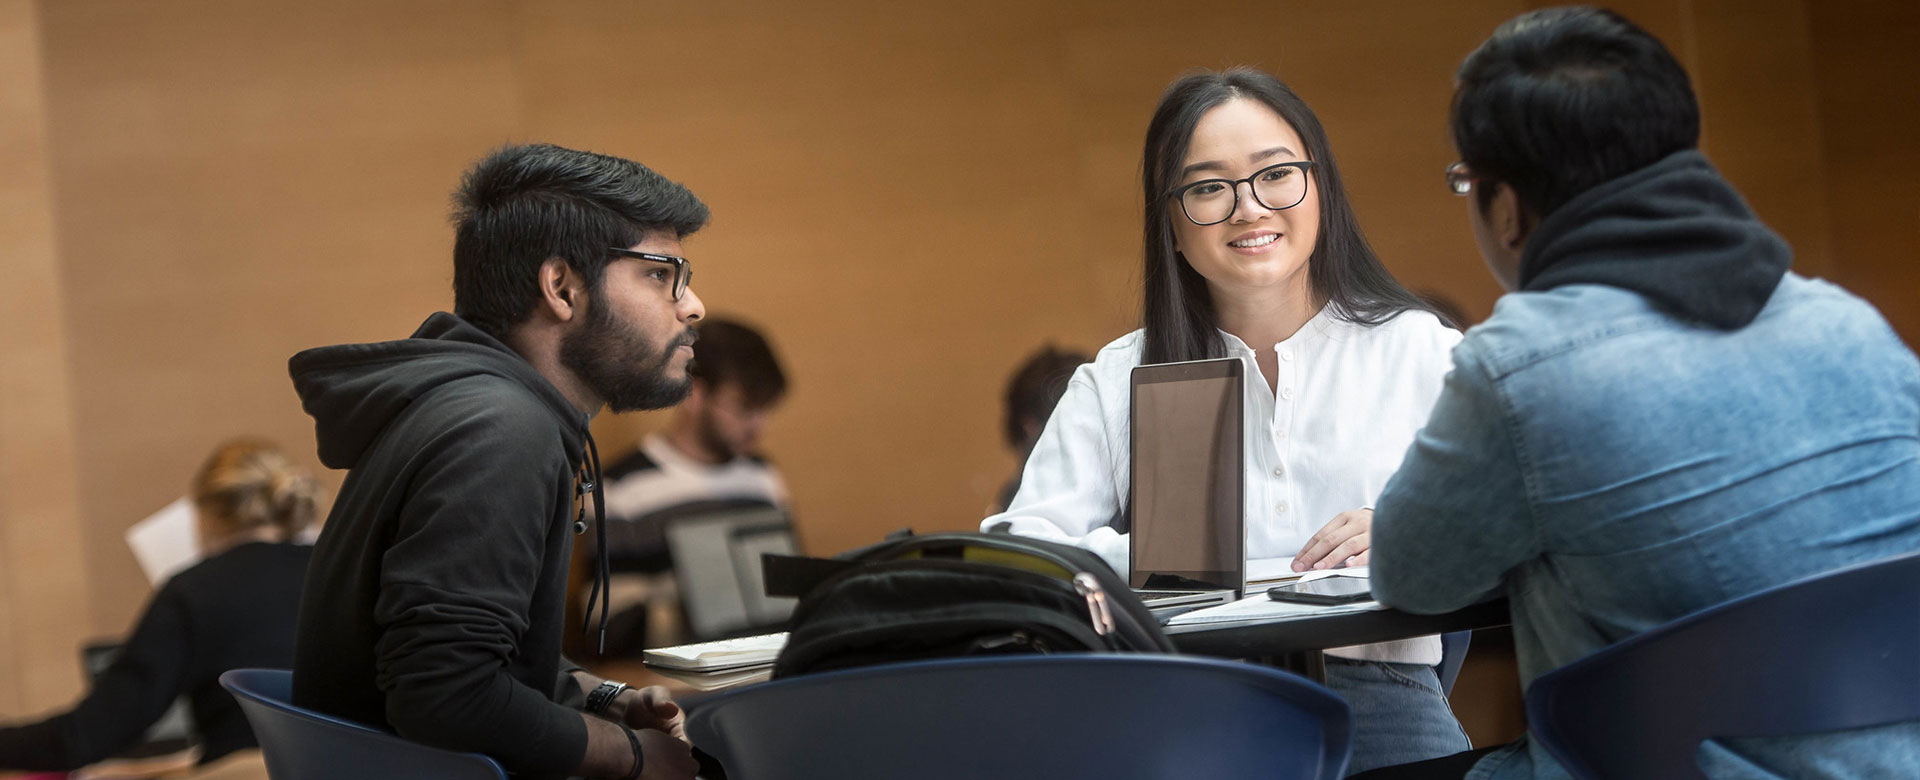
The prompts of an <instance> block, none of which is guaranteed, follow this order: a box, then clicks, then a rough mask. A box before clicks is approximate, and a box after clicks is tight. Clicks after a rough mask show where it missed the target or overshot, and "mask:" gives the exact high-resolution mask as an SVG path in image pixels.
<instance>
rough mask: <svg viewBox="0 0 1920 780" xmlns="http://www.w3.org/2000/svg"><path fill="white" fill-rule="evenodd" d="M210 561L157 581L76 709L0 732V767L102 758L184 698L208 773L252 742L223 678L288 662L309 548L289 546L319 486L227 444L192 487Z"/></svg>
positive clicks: (269, 452)
mask: <svg viewBox="0 0 1920 780" xmlns="http://www.w3.org/2000/svg"><path fill="white" fill-rule="evenodd" d="M192 498H193V505H194V508H195V510H196V514H197V515H198V518H197V524H198V528H199V533H200V547H201V550H202V553H203V554H204V555H205V556H206V557H205V558H203V559H202V560H201V561H200V562H199V563H196V564H194V565H193V566H191V567H189V568H187V569H185V570H183V571H181V572H180V573H178V574H175V575H174V576H173V577H172V578H171V579H169V580H167V582H166V583H165V584H163V585H161V586H160V590H159V592H158V593H155V594H154V596H153V601H152V602H151V603H149V604H148V605H147V609H146V612H145V613H144V614H142V615H141V616H140V621H139V623H138V624H137V625H136V626H135V627H134V630H133V635H132V636H131V637H130V638H129V639H128V640H127V643H126V645H125V647H124V648H123V649H122V651H121V653H120V656H119V657H118V658H117V659H116V660H115V661H114V662H113V664H112V665H111V666H109V667H108V668H107V669H106V670H105V671H104V672H102V673H101V674H100V676H99V678H98V679H96V680H95V681H94V685H93V689H92V690H90V691H88V692H87V695H86V697H85V698H82V699H81V700H80V702H79V703H78V704H77V705H75V706H74V707H73V709H71V710H68V711H66V712H62V713H60V714H57V715H53V716H51V717H48V718H46V719H44V720H41V721H39V722H36V723H28V724H20V725H15V726H12V727H8V728H0V769H11V770H33V771H52V772H60V771H67V770H72V769H76V768H78V767H81V766H84V765H87V764H91V763H94V762H96V761H99V760H101V759H104V758H107V757H108V756H111V755H113V754H114V753H116V752H118V751H120V750H124V749H126V748H127V747H130V746H132V745H134V744H136V743H137V742H139V740H140V737H141V734H143V733H144V732H145V731H146V730H147V728H148V727H149V726H151V725H153V723H154V722H155V721H157V720H159V718H160V716H161V715H162V714H164V713H165V712H166V710H167V707H168V706H170V705H171V704H172V703H173V701H174V700H175V699H176V698H178V697H180V696H182V695H184V696H186V697H187V699H188V702H189V704H190V711H191V714H192V716H193V726H194V733H195V734H196V735H197V737H198V740H199V744H200V759H199V760H200V764H201V765H202V766H205V765H207V764H211V763H213V762H215V761H217V760H219V759H222V758H225V757H227V756H229V755H230V754H233V753H235V752H236V751H239V750H242V749H245V748H252V747H255V746H257V744H258V743H257V742H256V741H255V740H254V737H253V730H252V729H251V728H250V727H249V726H248V725H247V721H246V718H245V717H244V716H243V715H242V714H241V712H240V707H239V705H238V704H237V703H236V702H235V701H234V700H233V698H232V697H231V696H229V695H228V694H227V692H226V691H224V690H222V689H221V688H220V683H219V677H220V674H221V673H222V672H225V671H227V670H228V669H235V668H240V667H277V668H283V669H284V668H287V667H289V666H291V665H292V663H293V630H294V621H295V618H296V616H297V615H298V613H299V607H300V588H301V583H302V582H303V581H304V580H305V578H306V569H307V559H308V557H309V556H310V555H311V554H312V548H311V547H308V546H305V545H299V544H294V543H293V540H294V539H295V538H296V537H297V536H298V535H299V534H300V533H301V532H302V531H304V530H306V529H307V527H308V526H310V525H312V524H313V521H314V518H315V517H317V516H318V512H319V504H320V488H319V485H318V484H317V483H316V482H315V481H314V478H313V476H312V475H311V474H310V473H308V472H307V470H306V469H303V468H300V467H297V466H295V465H294V464H293V463H292V462H291V461H289V460H288V459H287V456H286V455H285V454H284V453H282V452H281V451H280V450H279V449H277V448H275V447H274V446H273V445H272V444H269V443H267V442H264V441H260V440H257V439H235V440H232V441H229V442H226V443H225V444H222V445H220V447H219V448H218V449H215V450H214V452H213V455H212V456H211V457H209V458H208V459H207V461H206V463H205V464H204V465H202V466H201V467H200V470H199V472H198V473H196V474H195V475H194V477H193V482H192Z"/></svg>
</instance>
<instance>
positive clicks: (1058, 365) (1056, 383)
mask: <svg viewBox="0 0 1920 780" xmlns="http://www.w3.org/2000/svg"><path fill="white" fill-rule="evenodd" d="M1091 362H1093V358H1090V357H1087V356H1086V355H1083V354H1080V353H1078V352H1074V351H1071V350H1063V349H1056V348H1055V347H1054V346H1053V345H1052V344H1048V345H1047V346H1045V347H1041V348H1040V351H1038V352H1035V353H1033V354H1032V355H1030V356H1028V357H1027V359H1026V360H1025V361H1022V362H1021V363H1020V367H1019V368H1017V369H1014V372H1013V378H1012V379H1010V380H1008V381H1007V416H1006V420H1005V421H1004V423H1003V424H1004V425H1005V426H1006V427H1005V432H1006V435H1007V446H1009V447H1014V448H1021V447H1025V446H1027V444H1028V441H1027V431H1026V426H1025V422H1026V421H1028V420H1036V421H1039V422H1041V423H1045V422H1046V421H1047V418H1048V417H1051V416H1052V415H1053V407H1055V406H1057V405H1059V403H1060V396H1062V395H1065V394H1066V392H1067V381H1068V380H1071V379H1072V378H1073V371H1074V369H1076V368H1079V367H1080V365H1081V364H1083V363H1091Z"/></svg>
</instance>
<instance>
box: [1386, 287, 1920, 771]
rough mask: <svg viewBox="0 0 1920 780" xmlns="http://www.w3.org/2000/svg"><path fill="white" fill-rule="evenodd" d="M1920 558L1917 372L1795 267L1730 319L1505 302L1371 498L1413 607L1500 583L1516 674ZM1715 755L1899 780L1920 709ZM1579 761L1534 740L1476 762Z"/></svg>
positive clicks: (1582, 290) (1724, 748) (1880, 334)
mask: <svg viewBox="0 0 1920 780" xmlns="http://www.w3.org/2000/svg"><path fill="white" fill-rule="evenodd" d="M1913 550H1920V363H1916V361H1915V358H1914V355H1913V353H1912V352H1910V351H1909V350H1908V349H1907V348H1906V347H1905V346H1904V345H1903V344H1902V343H1901V341H1900V340H1899V338H1898V337H1897V336H1896V335H1895V334H1894V333H1893V331H1892V330H1891V329H1890V328H1889V327H1888V326H1887V324H1886V322H1885V321H1884V320H1883V319H1881V317H1880V316H1879V314H1878V312H1876V311H1874V309H1873V308H1872V307H1871V306H1869V305H1867V304H1866V303H1865V302H1863V301H1861V300H1859V299H1858V298H1855V297H1854V296H1852V295H1850V294H1848V293H1846V292H1845V291H1842V290H1841V289H1839V288H1837V287H1835V286H1833V285H1830V284H1827V283H1825V282H1822V281H1815V280H1808V279H1805V278H1802V277H1799V276H1796V275H1791V274H1789V275H1787V276H1786V277H1785V279H1783V280H1782V281H1781V282H1780V284H1779V287H1778V288H1777V289H1776V290H1775V291H1774V292H1773V295H1772V297H1771V299H1770V300H1768V301H1767V302H1766V305H1765V308H1764V309H1762V310H1761V311H1760V313H1759V316H1758V318H1757V319H1755V320H1754V321H1753V322H1752V323H1751V324H1748V325H1746V326H1745V327H1741V328H1738V329H1733V330H1723V329H1716V328H1711V327H1704V326H1701V325H1699V324H1696V323H1690V322H1687V321H1685V320H1683V319H1679V318H1675V317H1673V316H1671V314H1670V313H1669V312H1667V311H1663V310H1661V309H1659V308H1656V307H1655V306H1653V305H1652V304H1650V303H1649V302H1648V299H1647V298H1645V297H1642V296H1640V295H1637V294H1635V293H1633V292H1629V291H1626V290H1623V289H1619V288H1617V287H1611V286H1601V285H1595V284H1573V285H1567V286H1562V287H1557V288H1554V289H1551V290H1548V291H1544V292H1523V293H1516V294H1512V295H1508V296H1506V297H1505V298H1503V299H1502V300H1501V301H1500V303H1499V305H1498V307H1497V308H1496V310H1495V312H1494V315H1493V317H1492V318H1491V319H1489V320H1488V321H1487V322H1486V323H1485V324H1483V325H1481V326H1479V327H1476V328H1474V329H1473V330H1471V331H1469V332H1468V333H1467V335H1466V338H1465V339H1464V340H1463V341H1462V342H1461V344H1460V345H1459V346H1458V347H1457V348H1456V349H1455V350H1454V370H1453V372H1452V373H1451V374H1450V375H1449V376H1448V378H1447V382H1446V386H1445V388H1444V389H1443V390H1442V392H1441V395H1440V399H1439V401H1438V402H1437V404H1436V406H1435V408H1434V412H1433V416H1432V418H1431V419H1430V420H1429V421H1428V424H1427V426H1426V428H1425V429H1423V430H1422V431H1421V432H1420V434H1419V435H1418V436H1417V437H1416V438H1415V440H1414V444H1413V446H1412V447H1411V448H1410V449H1409V450H1408V454H1407V458H1406V461H1405V463H1404V464H1403V465H1402V467H1401V469H1400V471H1399V472H1398V473H1396V474H1395V476H1394V477H1393V479H1392V480H1391V481H1389V482H1388V484H1387V486H1386V488H1385V490H1384V492H1383V494H1382V496H1381V498H1380V501H1379V504H1378V506H1377V508H1376V510H1375V515H1374V521H1373V560H1372V563H1373V567H1372V577H1373V589H1374V593H1375V594H1376V595H1377V596H1379V598H1380V600H1381V601H1383V602H1385V603H1388V604H1391V605H1393V606H1396V607H1400V608H1402V609H1406V610H1409V611H1414V612H1444V611H1449V610H1454V609H1458V608H1460V607H1464V606H1466V605H1468V604H1471V603H1473V602H1476V601H1479V600H1481V599H1483V598H1486V597H1488V596H1492V595H1496V594H1501V593H1504V594H1505V595H1506V596H1508V597H1509V598H1510V599H1511V601H1512V608H1513V631H1514V639H1515V642H1516V644H1517V649H1518V653H1519V662H1520V677H1521V683H1522V684H1523V685H1525V684H1527V683H1530V682H1531V681H1532V680H1533V679H1534V678H1535V677H1538V676H1539V675H1541V674H1542V673H1544V672H1547V671H1549V670H1551V669H1554V668H1556V667H1559V666H1562V665H1565V664H1567V663H1568V662H1571V661H1574V660H1576V659H1578V658H1580V657H1582V656H1585V655H1587V654H1589V653H1592V652H1594V651H1596V650H1598V649H1600V648H1602V647H1605V646H1606V645H1609V644H1612V643H1614V642H1618V641H1620V640H1622V639H1624V638H1627V637H1629V636H1632V635H1634V634H1636V633H1640V632H1643V631H1646V630H1648V629H1651V628H1654V627H1656V626H1659V625H1661V624H1663V623H1666V622H1668V621H1671V620H1674V619H1676V618H1679V617H1681V616H1684V615H1686V614H1689V613H1692V612H1695V611H1697V610H1700V609H1703V608H1706V607H1709V606H1712V605H1715V604H1718V603H1721V602H1725V601H1727V600H1730V599H1733V598H1737V597H1739V596H1742V595H1746V594H1749V593H1753V592H1756V591H1759V590H1762V589H1764V588H1766V587H1768V586H1771V585H1775V584H1778V583H1781V582H1785V581H1787V580H1791V579H1796V578H1799V577H1802V576H1807V575H1811V574H1815V573H1819V572H1822V571H1827V570H1831V569H1835V568H1839V567H1841V566H1846V565H1849V564H1854V563H1859V562H1864V561H1869V560H1874V559H1878V558H1883V557H1886V556H1889V555H1893V554H1897V553H1902V552H1908V551H1913ZM1780 641H1788V642H1790V641H1793V639H1792V636H1791V635H1790V634H1787V633H1785V632H1783V635H1782V636H1781V639H1780ZM1702 662H1703V663H1704V662H1708V659H1702ZM1700 757H1701V765H1702V767H1703V768H1704V769H1706V770H1707V773H1708V775H1709V776H1713V777H1766V778H1771V777H1898V776H1908V774H1909V773H1911V772H1913V771H1914V767H1916V766H1920V724H1911V723H1907V724H1896V725H1893V726H1886V727H1879V728H1875V729H1863V730H1858V731H1850V732H1839V733H1835V734H1824V735H1816V736H1807V737H1791V738H1778V739H1738V740H1733V739H1729V740H1724V741H1712V742H1709V743H1708V744H1707V745H1706V746H1705V747H1703V748H1702V750H1701V754H1700ZM1566 776H1567V775H1566V772H1565V770H1563V769H1562V768H1561V767H1560V766H1559V765H1558V764H1557V763H1556V762H1555V761H1554V760H1553V758H1552V757H1551V756H1550V755H1549V754H1547V752H1546V751H1545V749H1544V748H1541V747H1539V746H1537V745H1533V746H1529V745H1528V744H1527V741H1526V740H1522V741H1521V742H1520V743H1518V744H1516V745H1514V746H1509V747H1508V748H1506V749H1503V750H1501V751H1496V752H1495V753H1493V754H1491V755H1489V756H1488V757H1487V758H1484V759H1482V760H1481V761H1480V763H1479V764H1478V765H1477V766H1476V767H1475V769H1474V771H1473V773H1472V774H1470V775H1469V777H1476V778H1561V777H1566Z"/></svg>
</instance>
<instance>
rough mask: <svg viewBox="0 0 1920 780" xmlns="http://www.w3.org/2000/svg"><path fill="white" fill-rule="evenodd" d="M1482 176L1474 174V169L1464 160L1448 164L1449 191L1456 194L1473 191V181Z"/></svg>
mask: <svg viewBox="0 0 1920 780" xmlns="http://www.w3.org/2000/svg"><path fill="white" fill-rule="evenodd" d="M1479 180H1480V177H1478V176H1475V175H1473V169H1472V168H1468V167H1467V164H1466V163H1464V162H1457V163H1454V164H1452V165H1449V166H1447V191H1448V192H1451V193H1453V194H1455V195H1465V194H1467V193H1469V192H1472V191H1473V183H1474V182H1476V181H1479Z"/></svg>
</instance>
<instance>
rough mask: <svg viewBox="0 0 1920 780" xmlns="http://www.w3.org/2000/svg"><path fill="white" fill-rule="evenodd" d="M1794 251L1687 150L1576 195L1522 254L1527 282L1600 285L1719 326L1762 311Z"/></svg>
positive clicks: (1544, 286) (1742, 322)
mask: <svg viewBox="0 0 1920 780" xmlns="http://www.w3.org/2000/svg"><path fill="white" fill-rule="evenodd" d="M1792 264H1793V250H1792V249H1791V248H1789V247H1788V246H1787V242H1786V241H1784V240H1782V239H1781V238H1780V236H1779V235H1778V234H1776V233H1774V232H1773V231H1772V230H1771V229H1769V228H1768V227H1767V226H1766V225H1765V224H1764V223H1762V222H1761V221H1760V219H1759V218H1758V217H1755V216H1754V214H1753V210H1752V209H1750V208H1748V207H1747V202H1746V201H1745V200H1743V199H1742V198H1741V197H1740V193H1739V192H1738V191H1736V190H1734V188H1733V185H1731V184H1728V183H1727V181H1726V180H1725V179H1722V178H1720V173H1719V172H1718V171H1716V170H1714V168H1713V165H1712V164H1711V163H1709V162H1707V158H1706V156H1705V155H1703V154H1701V153H1700V152H1699V151H1697V150H1693V149H1688V150H1686V151H1682V152H1675V153H1673V154H1671V155H1668V156H1666V157H1665V158H1662V159H1661V160H1660V161H1658V162H1655V163H1654V164H1652V165H1648V166H1646V167H1644V168H1641V169H1640V170H1637V171H1634V172H1632V173H1628V174H1626V175H1623V176H1619V177H1617V178H1614V179H1612V180H1610V181H1607V182H1605V183H1602V184H1600V185H1598V186H1596V187H1594V188H1593V189H1590V190H1587V191H1586V192H1583V193H1580V194H1579V195H1576V196H1574V198H1573V200H1570V201H1567V203H1566V205H1563V206H1561V207H1560V208H1558V209H1555V210H1554V212H1553V213H1552V214H1549V215H1547V218H1546V219H1545V220H1542V221H1541V223H1540V227H1539V228H1538V229H1536V230H1534V232H1533V235H1531V236H1528V237H1527V247H1526V249H1525V250H1523V251H1522V252H1521V255H1520V288H1521V289H1523V290H1528V291H1539V290H1551V289H1553V288H1555V287H1559V286H1561V285H1567V284H1601V285H1606V286H1609V287H1619V288H1621V289H1625V290H1631V291H1633V292H1636V293H1639V294H1640V295H1641V296H1642V297H1644V298H1646V299H1648V300H1650V301H1652V302H1653V304H1654V305H1655V306H1659V307H1660V308H1661V309H1664V310H1666V311H1667V312H1668V313H1670V314H1672V315H1674V316H1676V317H1679V318H1681V319H1684V320H1689V321H1692V322H1696V323H1699V324H1702V325H1707V326H1711V327H1714V328H1718V329H1720V330H1736V329H1739V328H1744V327H1746V326H1747V324H1748V323H1751V322H1753V319H1754V318H1755V317H1758V316H1760V310H1761V309H1763V308H1766V305H1767V301H1769V300H1771V299H1772V298H1773V290H1774V288H1776V287H1779V286H1780V280H1781V278H1783V277H1785V276H1786V275H1787V268H1788V266H1790V265H1792Z"/></svg>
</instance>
